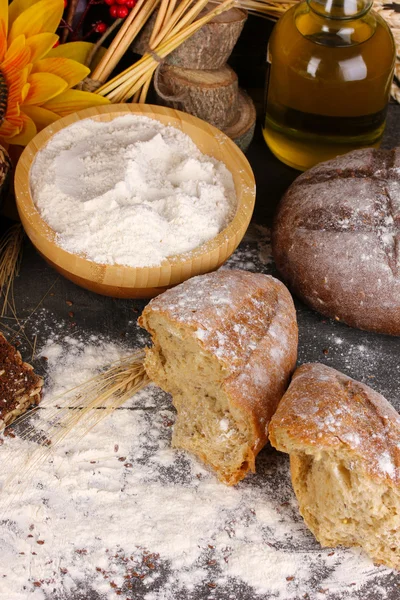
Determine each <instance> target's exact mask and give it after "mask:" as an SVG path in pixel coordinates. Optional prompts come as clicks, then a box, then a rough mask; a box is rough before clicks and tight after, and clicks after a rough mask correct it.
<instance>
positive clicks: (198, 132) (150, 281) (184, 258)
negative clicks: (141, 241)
mask: <svg viewBox="0 0 400 600" xmlns="http://www.w3.org/2000/svg"><path fill="white" fill-rule="evenodd" d="M127 113H134V114H137V115H145V116H148V117H151V118H152V119H156V120H157V121H161V123H164V124H165V125H172V126H173V127H176V128H177V129H180V130H181V131H183V132H184V133H186V134H187V135H188V136H189V137H190V138H191V139H192V140H193V141H194V143H195V144H196V145H197V147H198V148H199V149H200V150H201V152H203V153H204V154H208V155H210V156H213V157H215V158H216V159H218V160H220V161H222V162H223V163H225V165H226V167H227V168H228V169H229V171H230V172H231V173H232V177H233V180H234V183H235V189H236V195H237V200H238V207H237V211H236V214H235V216H234V218H233V220H232V221H231V222H230V223H229V225H228V226H227V227H226V228H225V229H224V230H223V231H221V233H219V234H218V235H217V236H216V237H215V238H213V239H211V240H210V241H208V242H206V243H204V244H202V245H201V246H198V247H197V248H195V249H194V250H192V251H191V252H187V253H185V254H181V255H179V254H177V255H175V256H171V257H169V258H168V259H166V260H164V261H163V262H162V263H161V265H160V266H158V267H140V268H135V267H127V266H122V265H105V264H100V263H96V262H93V261H91V260H87V259H86V258H84V257H83V256H78V255H76V254H72V253H70V252H67V251H66V250H63V249H62V248H60V247H59V246H58V245H57V244H56V243H55V232H54V231H53V230H52V229H51V228H50V227H49V226H48V225H47V223H45V221H44V220H43V219H42V218H41V216H40V214H39V212H38V211H37V209H36V207H35V205H34V203H33V199H32V196H31V191H30V184H29V182H30V178H29V174H30V169H31V167H32V163H33V161H34V159H35V156H36V153H37V152H38V151H39V150H40V149H41V148H43V146H45V145H46V144H47V142H48V141H49V139H50V138H51V137H52V136H53V135H54V134H55V133H57V132H58V131H60V129H63V128H64V127H67V126H68V125H71V123H75V122H76V121H80V120H82V119H87V118H89V117H90V118H92V119H94V120H98V121H111V120H112V119H114V118H115V117H119V116H122V115H126V114H127ZM15 195H16V200H17V207H18V212H19V215H20V218H21V221H22V224H23V226H24V229H25V231H26V233H27V234H28V236H29V238H30V240H31V242H32V243H33V245H34V246H35V247H36V249H37V250H38V252H39V253H40V254H41V255H42V256H43V257H44V258H45V260H46V261H47V262H48V263H49V264H50V265H52V266H53V267H54V268H55V269H56V270H57V271H58V272H59V273H61V274H62V275H64V277H66V278H67V279H70V280H71V281H73V282H74V283H76V284H78V285H80V286H82V287H84V288H87V289H88V290H91V291H93V292H97V293H98V294H104V295H106V296H113V297H115V298H151V297H153V296H156V295H157V294H160V293H161V292H163V291H164V290H166V289H167V288H169V287H172V286H174V285H176V284H178V283H181V282H182V281H185V280H186V279H189V278H190V277H193V276H194V275H199V274H201V273H207V272H209V271H213V270H215V269H217V268H218V267H219V266H220V265H221V264H222V263H223V262H225V261H226V260H227V258H229V256H230V255H231V254H232V252H234V250H235V249H236V248H237V246H238V244H239V243H240V241H241V239H242V238H243V236H244V234H245V232H246V229H247V227H248V225H249V222H250V219H251V216H252V213H253V209H254V201H255V182H254V176H253V172H252V170H251V167H250V165H249V163H248V161H247V159H246V157H245V156H244V154H243V153H242V152H241V150H239V148H238V147H237V146H236V145H235V144H234V143H233V142H232V141H231V140H230V139H229V138H228V137H227V136H226V135H224V134H223V133H222V132H221V131H219V130H218V129H216V128H215V127H212V126H211V125H209V124H208V123H205V122H204V121H201V120H200V119H198V118H196V117H192V116H191V115H188V114H186V113H183V112H180V111H177V110H173V109H171V108H164V107H161V106H151V105H148V104H114V105H110V106H101V107H98V108H90V109H86V110H82V111H80V112H78V113H75V114H72V115H69V116H68V117H64V118H62V119H60V120H59V121H56V122H55V123H53V124H52V125H49V126H48V127H46V129H44V130H43V131H41V132H40V133H39V134H38V135H37V136H36V137H35V138H34V139H33V140H32V141H31V142H30V143H29V144H28V146H27V147H26V148H25V150H24V152H23V154H22V156H21V158H20V160H19V162H18V165H17V169H16V173H15Z"/></svg>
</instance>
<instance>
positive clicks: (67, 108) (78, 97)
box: [43, 90, 110, 117]
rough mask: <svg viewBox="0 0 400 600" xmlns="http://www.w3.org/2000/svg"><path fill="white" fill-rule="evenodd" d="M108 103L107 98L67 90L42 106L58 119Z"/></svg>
mask: <svg viewBox="0 0 400 600" xmlns="http://www.w3.org/2000/svg"><path fill="white" fill-rule="evenodd" d="M109 103H110V101H109V100H108V99H107V98H104V97H103V96H99V95H98V94H92V93H90V92H81V91H80V90H67V91H66V92H64V93H63V94H60V95H59V96H57V98H53V100H50V101H49V102H46V104H44V105H43V108H47V109H48V110H52V111H54V112H55V113H57V114H58V115H59V116H60V117H64V116H66V115H70V114H71V113H73V112H77V111H78V110H83V109H84V108H90V107H91V106H100V105H103V104H109Z"/></svg>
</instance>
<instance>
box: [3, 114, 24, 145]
mask: <svg viewBox="0 0 400 600" xmlns="http://www.w3.org/2000/svg"><path fill="white" fill-rule="evenodd" d="M20 129H21V127H20V125H17V124H16V123H13V122H12V121H8V119H5V120H4V121H3V123H2V124H1V127H0V140H5V139H6V138H11V137H13V136H14V135H17V134H18V133H19V131H20Z"/></svg>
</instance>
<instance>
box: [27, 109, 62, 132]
mask: <svg viewBox="0 0 400 600" xmlns="http://www.w3.org/2000/svg"><path fill="white" fill-rule="evenodd" d="M21 112H22V113H24V114H26V115H27V116H28V117H29V118H30V119H32V121H33V122H34V123H35V125H36V129H37V130H38V131H41V130H42V129H44V128H45V127H47V125H51V123H54V121H57V120H58V119H59V118H60V117H59V116H58V115H56V113H54V112H51V110H46V109H45V108H42V107H41V106H24V107H23V108H22V111H21Z"/></svg>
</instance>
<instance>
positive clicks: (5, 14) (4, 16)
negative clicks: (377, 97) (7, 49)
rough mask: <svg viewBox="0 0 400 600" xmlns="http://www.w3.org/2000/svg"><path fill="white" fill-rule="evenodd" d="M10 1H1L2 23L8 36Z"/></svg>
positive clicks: (0, 14)
mask: <svg viewBox="0 0 400 600" xmlns="http://www.w3.org/2000/svg"><path fill="white" fill-rule="evenodd" d="M8 10H9V9H8V0H0V23H1V24H2V25H3V26H4V28H3V30H4V33H5V34H6V35H7V27H8Z"/></svg>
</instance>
